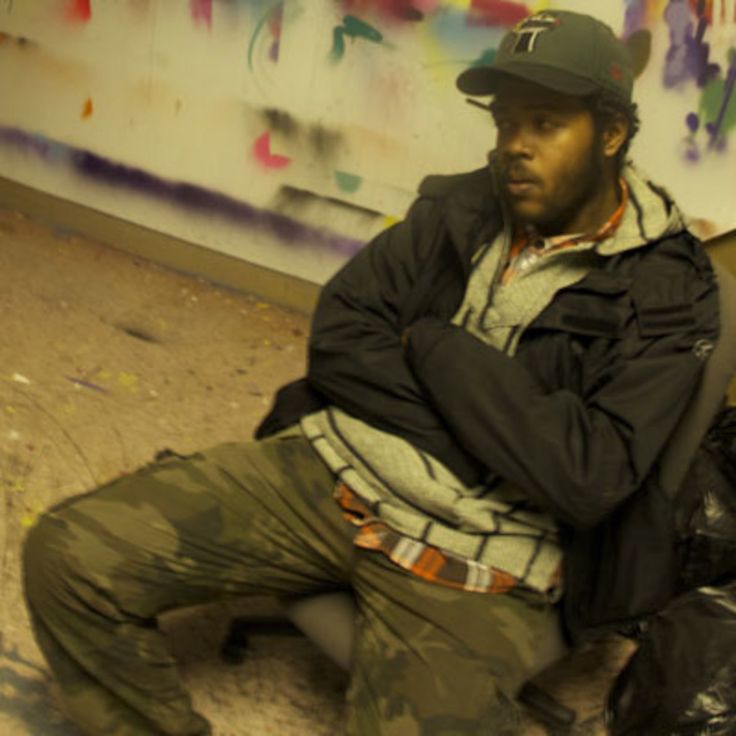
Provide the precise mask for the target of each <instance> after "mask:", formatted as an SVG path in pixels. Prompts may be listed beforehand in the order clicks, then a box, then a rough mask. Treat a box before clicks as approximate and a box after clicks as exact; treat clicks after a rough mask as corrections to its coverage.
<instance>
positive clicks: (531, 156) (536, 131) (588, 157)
mask: <svg viewBox="0 0 736 736" xmlns="http://www.w3.org/2000/svg"><path fill="white" fill-rule="evenodd" d="M491 110H492V112H493V119H494V121H495V124H496V128H497V130H498V138H497V142H496V155H497V159H496V161H497V167H498V173H499V175H500V183H501V187H502V193H503V196H504V198H505V200H506V202H507V203H508V206H509V208H510V210H511V212H512V214H513V217H514V219H515V220H516V221H518V222H522V223H528V224H532V225H535V226H536V227H537V228H538V229H539V230H540V231H541V232H542V233H543V234H545V235H562V234H567V233H573V232H582V231H586V230H588V229H590V227H591V226H593V225H596V224H597V221H598V219H599V214H600V213H599V212H597V210H598V209H600V206H599V205H600V201H601V199H603V195H602V192H603V190H604V189H605V188H606V187H608V186H610V179H609V178H605V177H604V170H605V169H604V161H605V157H604V155H603V151H602V148H603V147H602V143H601V141H600V137H599V136H598V135H597V134H596V129H595V125H594V122H593V116H592V114H591V113H590V111H589V110H588V109H587V108H586V107H585V105H584V103H583V102H582V101H581V100H580V99H579V98H576V97H571V96H568V95H564V94H560V93H558V92H553V91H551V90H548V89H545V88H544V87H540V86H538V85H535V84H531V83H528V82H523V81H511V80H509V81H505V82H503V83H502V84H501V85H500V86H499V88H498V91H497V93H496V96H495V99H494V101H493V104H492V105H491ZM608 214H610V213H608ZM604 221H605V218H604Z"/></svg>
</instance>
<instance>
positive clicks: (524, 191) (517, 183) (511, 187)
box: [506, 179, 538, 197]
mask: <svg viewBox="0 0 736 736" xmlns="http://www.w3.org/2000/svg"><path fill="white" fill-rule="evenodd" d="M537 186H538V184H537V182H536V180H535V179H507V180H506V191H507V192H508V193H509V194H510V195H511V196H512V197H525V196H528V195H529V194H531V193H532V191H533V190H534V189H535V188H536V187H537Z"/></svg>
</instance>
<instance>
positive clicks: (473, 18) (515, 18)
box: [468, 0, 531, 27]
mask: <svg viewBox="0 0 736 736" xmlns="http://www.w3.org/2000/svg"><path fill="white" fill-rule="evenodd" d="M530 15H531V11H530V10H529V8H527V7H526V5H524V4H523V3H516V2H511V0H473V1H472V3H471V4H470V12H469V13H468V25H472V26H504V27H508V26H514V25H516V24H517V23H519V22H521V21H522V20H524V18H527V17H528V16H530Z"/></svg>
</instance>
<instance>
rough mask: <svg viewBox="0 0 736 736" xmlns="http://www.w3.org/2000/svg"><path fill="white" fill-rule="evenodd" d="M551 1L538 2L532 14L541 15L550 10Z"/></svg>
mask: <svg viewBox="0 0 736 736" xmlns="http://www.w3.org/2000/svg"><path fill="white" fill-rule="evenodd" d="M549 6H550V2H549V0H537V2H536V3H535V5H534V7H533V8H532V14H534V13H541V12H542V11H543V10H549Z"/></svg>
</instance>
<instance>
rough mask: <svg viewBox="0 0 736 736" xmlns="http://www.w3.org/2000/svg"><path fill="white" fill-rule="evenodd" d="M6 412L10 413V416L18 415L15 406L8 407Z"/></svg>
mask: <svg viewBox="0 0 736 736" xmlns="http://www.w3.org/2000/svg"><path fill="white" fill-rule="evenodd" d="M5 411H6V412H8V414H16V413H17V412H16V410H15V407H14V406H6V407H5Z"/></svg>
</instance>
